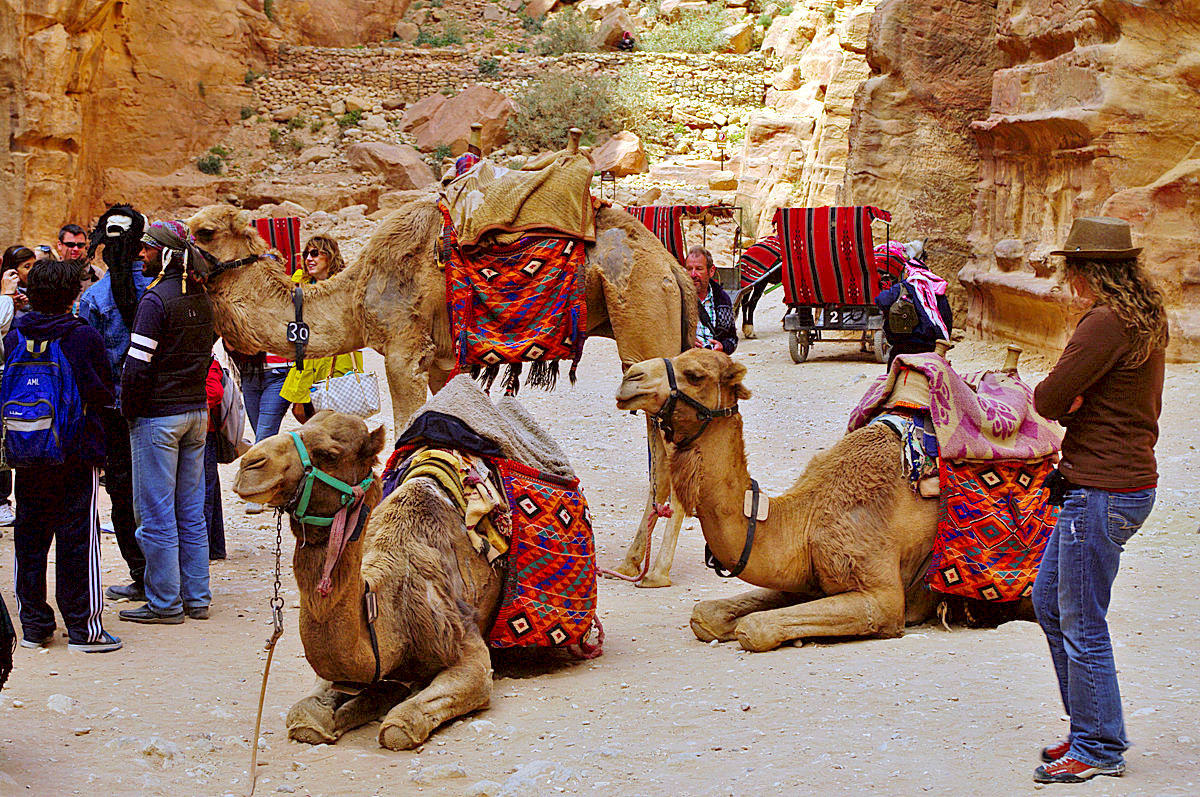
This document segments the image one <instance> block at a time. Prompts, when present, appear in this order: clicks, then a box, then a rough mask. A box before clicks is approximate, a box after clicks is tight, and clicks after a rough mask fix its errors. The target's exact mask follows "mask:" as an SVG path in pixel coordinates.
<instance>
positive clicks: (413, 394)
mask: <svg viewBox="0 0 1200 797" xmlns="http://www.w3.org/2000/svg"><path fill="white" fill-rule="evenodd" d="M419 362H420V357H419V353H418V352H413V351H408V350H406V349H401V348H398V349H397V350H395V351H393V350H391V349H389V350H388V352H387V354H385V355H384V359H383V364H384V370H386V371H387V380H388V391H389V392H390V393H391V395H392V419H393V421H394V422H395V429H394V430H393V431H394V433H395V434H400V432H402V431H404V427H405V424H407V423H408V419H409V418H410V417H411V416H412V414H413V413H414V412H416V411H417V410H418V409H420V407H421V405H422V404H424V403H425V395H426V386H427V384H428V379H427V378H426V377H425V375H424V374H422V373H421V372H420V370H419V365H418V363H419Z"/></svg>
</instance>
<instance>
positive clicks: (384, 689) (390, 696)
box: [333, 683, 410, 737]
mask: <svg viewBox="0 0 1200 797" xmlns="http://www.w3.org/2000/svg"><path fill="white" fill-rule="evenodd" d="M409 691H410V689H409V687H408V686H407V685H405V684H391V683H388V684H380V685H378V686H375V687H372V688H370V689H367V690H366V691H364V692H362V693H361V694H358V695H355V696H354V697H351V698H350V699H349V700H347V701H346V702H344V703H342V705H341V706H339V707H338V710H337V711H336V712H334V715H333V724H334V732H335V733H336V734H337V735H338V737H341V735H342V734H343V733H345V732H346V731H350V730H354V729H355V728H358V727H360V726H363V725H366V724H367V723H368V722H373V721H374V720H377V719H379V718H380V717H382V716H383V715H384V714H386V713H387V712H389V711H391V710H392V708H393V707H394V706H395V705H396V704H397V703H399V702H400V701H401V700H403V699H404V697H405V696H406V695H407V694H408V693H409Z"/></svg>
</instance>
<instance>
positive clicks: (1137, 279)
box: [1066, 257, 1170, 368]
mask: <svg viewBox="0 0 1200 797" xmlns="http://www.w3.org/2000/svg"><path fill="white" fill-rule="evenodd" d="M1066 276H1067V278H1068V279H1070V278H1072V277H1078V278H1080V279H1082V280H1083V281H1084V283H1086V284H1087V286H1088V288H1090V289H1091V291H1092V294H1093V295H1094V296H1095V297H1096V304H1102V305H1105V306H1106V307H1108V308H1109V309H1111V310H1112V311H1113V312H1114V313H1116V315H1117V318H1119V319H1121V321H1123V322H1124V323H1125V327H1126V329H1128V330H1129V333H1130V338H1131V345H1130V348H1129V352H1128V353H1127V354H1126V355H1125V357H1124V358H1123V359H1122V365H1123V366H1125V367H1127V368H1136V367H1137V366H1139V365H1141V364H1142V363H1144V362H1145V361H1146V359H1147V358H1149V356H1150V354H1151V352H1154V351H1156V350H1158V349H1165V348H1166V347H1167V343H1168V342H1169V340H1170V332H1169V330H1168V327H1167V311H1166V307H1164V305H1163V296H1162V293H1161V292H1160V291H1159V290H1158V288H1157V287H1155V285H1154V282H1153V281H1152V280H1151V279H1150V277H1149V275H1147V274H1146V272H1145V271H1144V270H1143V269H1142V266H1141V263H1140V262H1139V261H1138V259H1137V258H1136V257H1132V258H1124V259H1119V260H1093V259H1090V258H1077V257H1068V258H1067V262H1066Z"/></svg>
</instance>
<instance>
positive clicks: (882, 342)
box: [871, 329, 892, 363]
mask: <svg viewBox="0 0 1200 797" xmlns="http://www.w3.org/2000/svg"><path fill="white" fill-rule="evenodd" d="M871 347H872V348H873V349H874V350H875V362H877V363H886V362H887V361H888V355H890V354H891V353H892V347H891V346H890V345H888V342H887V338H885V337H884V336H883V330H882V329H877V330H875V335H874V337H873V338H872V341H871Z"/></svg>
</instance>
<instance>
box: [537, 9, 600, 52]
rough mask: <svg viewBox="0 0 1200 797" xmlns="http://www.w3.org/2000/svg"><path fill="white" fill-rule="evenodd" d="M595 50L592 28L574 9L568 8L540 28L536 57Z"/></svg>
mask: <svg viewBox="0 0 1200 797" xmlns="http://www.w3.org/2000/svg"><path fill="white" fill-rule="evenodd" d="M595 49H596V48H595V46H594V45H593V44H592V26H591V25H589V24H588V21H587V20H586V19H584V18H583V15H582V14H579V13H577V12H576V11H575V9H574V8H568V9H567V10H566V11H562V12H560V13H558V14H555V15H554V16H553V17H551V18H550V20H549V21H547V22H546V24H545V25H543V26H542V35H541V36H540V37H539V38H538V40H537V53H538V55H562V54H563V53H590V52H592V51H594V50H595Z"/></svg>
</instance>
